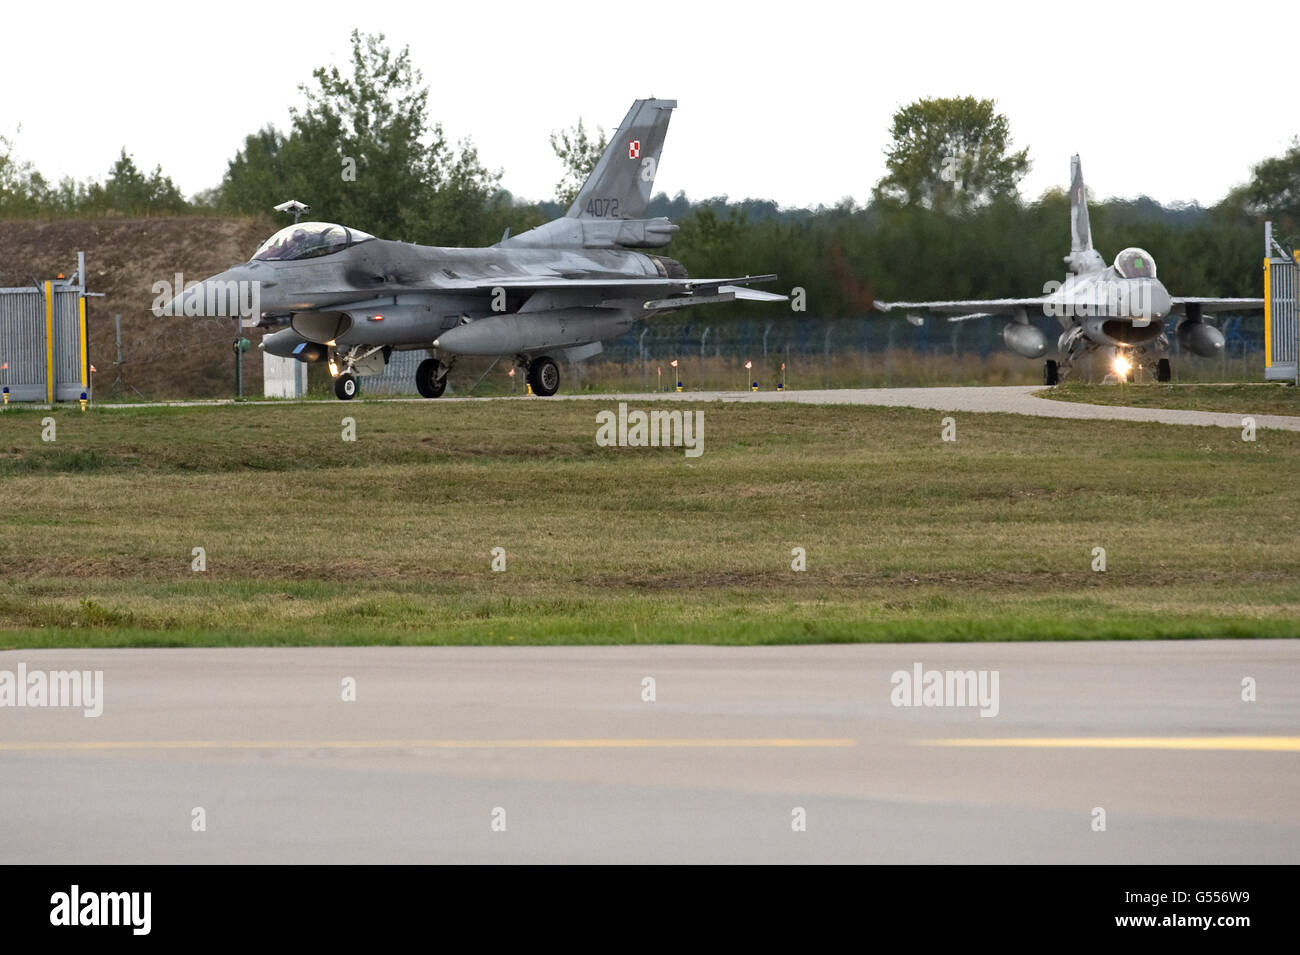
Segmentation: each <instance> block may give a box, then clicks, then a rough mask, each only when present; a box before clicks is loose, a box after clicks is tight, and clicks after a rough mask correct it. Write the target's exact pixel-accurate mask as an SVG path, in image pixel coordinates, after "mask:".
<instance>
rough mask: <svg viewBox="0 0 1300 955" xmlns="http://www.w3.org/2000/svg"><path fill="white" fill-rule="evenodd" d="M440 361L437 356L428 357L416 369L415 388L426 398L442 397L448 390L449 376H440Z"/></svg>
mask: <svg viewBox="0 0 1300 955" xmlns="http://www.w3.org/2000/svg"><path fill="white" fill-rule="evenodd" d="M439 368H440V363H439V361H438V359H436V358H426V359H425V360H424V361H422V362H420V366H419V367H418V368H416V369H415V389H416V391H418V392H419V393H420V394H421V395H422V396H423V397H425V398H441V397H442V393H443V392H444V391H446V390H447V376H446V375H443V376H442V377H441V378H439V377H438V370H439Z"/></svg>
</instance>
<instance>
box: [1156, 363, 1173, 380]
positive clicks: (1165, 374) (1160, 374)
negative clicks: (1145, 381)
mask: <svg viewBox="0 0 1300 955" xmlns="http://www.w3.org/2000/svg"><path fill="white" fill-rule="evenodd" d="M1173 377H1174V370H1173V368H1171V367H1170V365H1169V359H1168V358H1161V359H1160V361H1158V362H1156V381H1172V380H1173Z"/></svg>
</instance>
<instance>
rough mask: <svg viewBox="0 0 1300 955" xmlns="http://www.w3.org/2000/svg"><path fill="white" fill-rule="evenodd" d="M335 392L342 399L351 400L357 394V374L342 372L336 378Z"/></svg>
mask: <svg viewBox="0 0 1300 955" xmlns="http://www.w3.org/2000/svg"><path fill="white" fill-rule="evenodd" d="M334 394H335V396H336V397H337V398H338V399H339V400H340V401H351V400H352V399H353V398H355V397H356V396H357V376H356V375H350V374H346V373H345V374H342V375H339V376H338V377H337V378H335V379H334Z"/></svg>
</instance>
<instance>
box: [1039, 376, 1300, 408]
mask: <svg viewBox="0 0 1300 955" xmlns="http://www.w3.org/2000/svg"><path fill="white" fill-rule="evenodd" d="M1038 395H1039V396H1040V397H1043V398H1052V399H1055V400H1057V401H1084V402H1087V403H1089V404H1096V405H1129V406H1131V407H1135V408H1175V409H1182V410H1188V411H1225V412H1229V413H1231V414H1243V415H1249V414H1277V415H1300V391H1297V389H1295V388H1294V387H1291V386H1288V385H1285V384H1279V383H1275V382H1270V383H1267V384H1266V383H1264V382H1258V383H1251V384H1242V383H1239V382H1238V383H1233V384H1226V385H1211V384H1195V385H1160V384H1139V385H1115V384H1110V385H1087V384H1079V383H1076V382H1065V383H1064V384H1060V385H1057V386H1056V387H1055V388H1044V389H1043V390H1042V391H1040V392H1038Z"/></svg>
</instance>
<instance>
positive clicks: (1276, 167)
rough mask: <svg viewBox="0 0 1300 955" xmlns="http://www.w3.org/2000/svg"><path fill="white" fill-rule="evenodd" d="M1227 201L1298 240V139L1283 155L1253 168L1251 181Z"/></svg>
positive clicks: (1299, 221) (1299, 187)
mask: <svg viewBox="0 0 1300 955" xmlns="http://www.w3.org/2000/svg"><path fill="white" fill-rule="evenodd" d="M1229 199H1230V200H1234V201H1235V202H1237V203H1239V204H1240V206H1241V208H1242V209H1243V210H1244V211H1245V212H1246V214H1247V215H1253V216H1256V217H1258V218H1260V219H1272V220H1273V222H1274V224H1275V225H1276V226H1277V227H1278V229H1279V231H1280V232H1281V233H1283V234H1286V235H1289V236H1293V237H1297V238H1300V136H1297V137H1296V138H1294V139H1293V140H1292V141H1291V148H1290V149H1288V150H1287V151H1286V153H1284V154H1283V155H1281V156H1274V157H1272V158H1270V159H1265V160H1264V161H1263V162H1261V163H1259V164H1258V165H1257V166H1255V167H1254V169H1252V170H1251V177H1250V182H1249V183H1247V184H1246V186H1245V187H1244V188H1242V189H1240V190H1238V191H1236V192H1234V193H1233V194H1232V195H1231V196H1230V197H1229Z"/></svg>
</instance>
